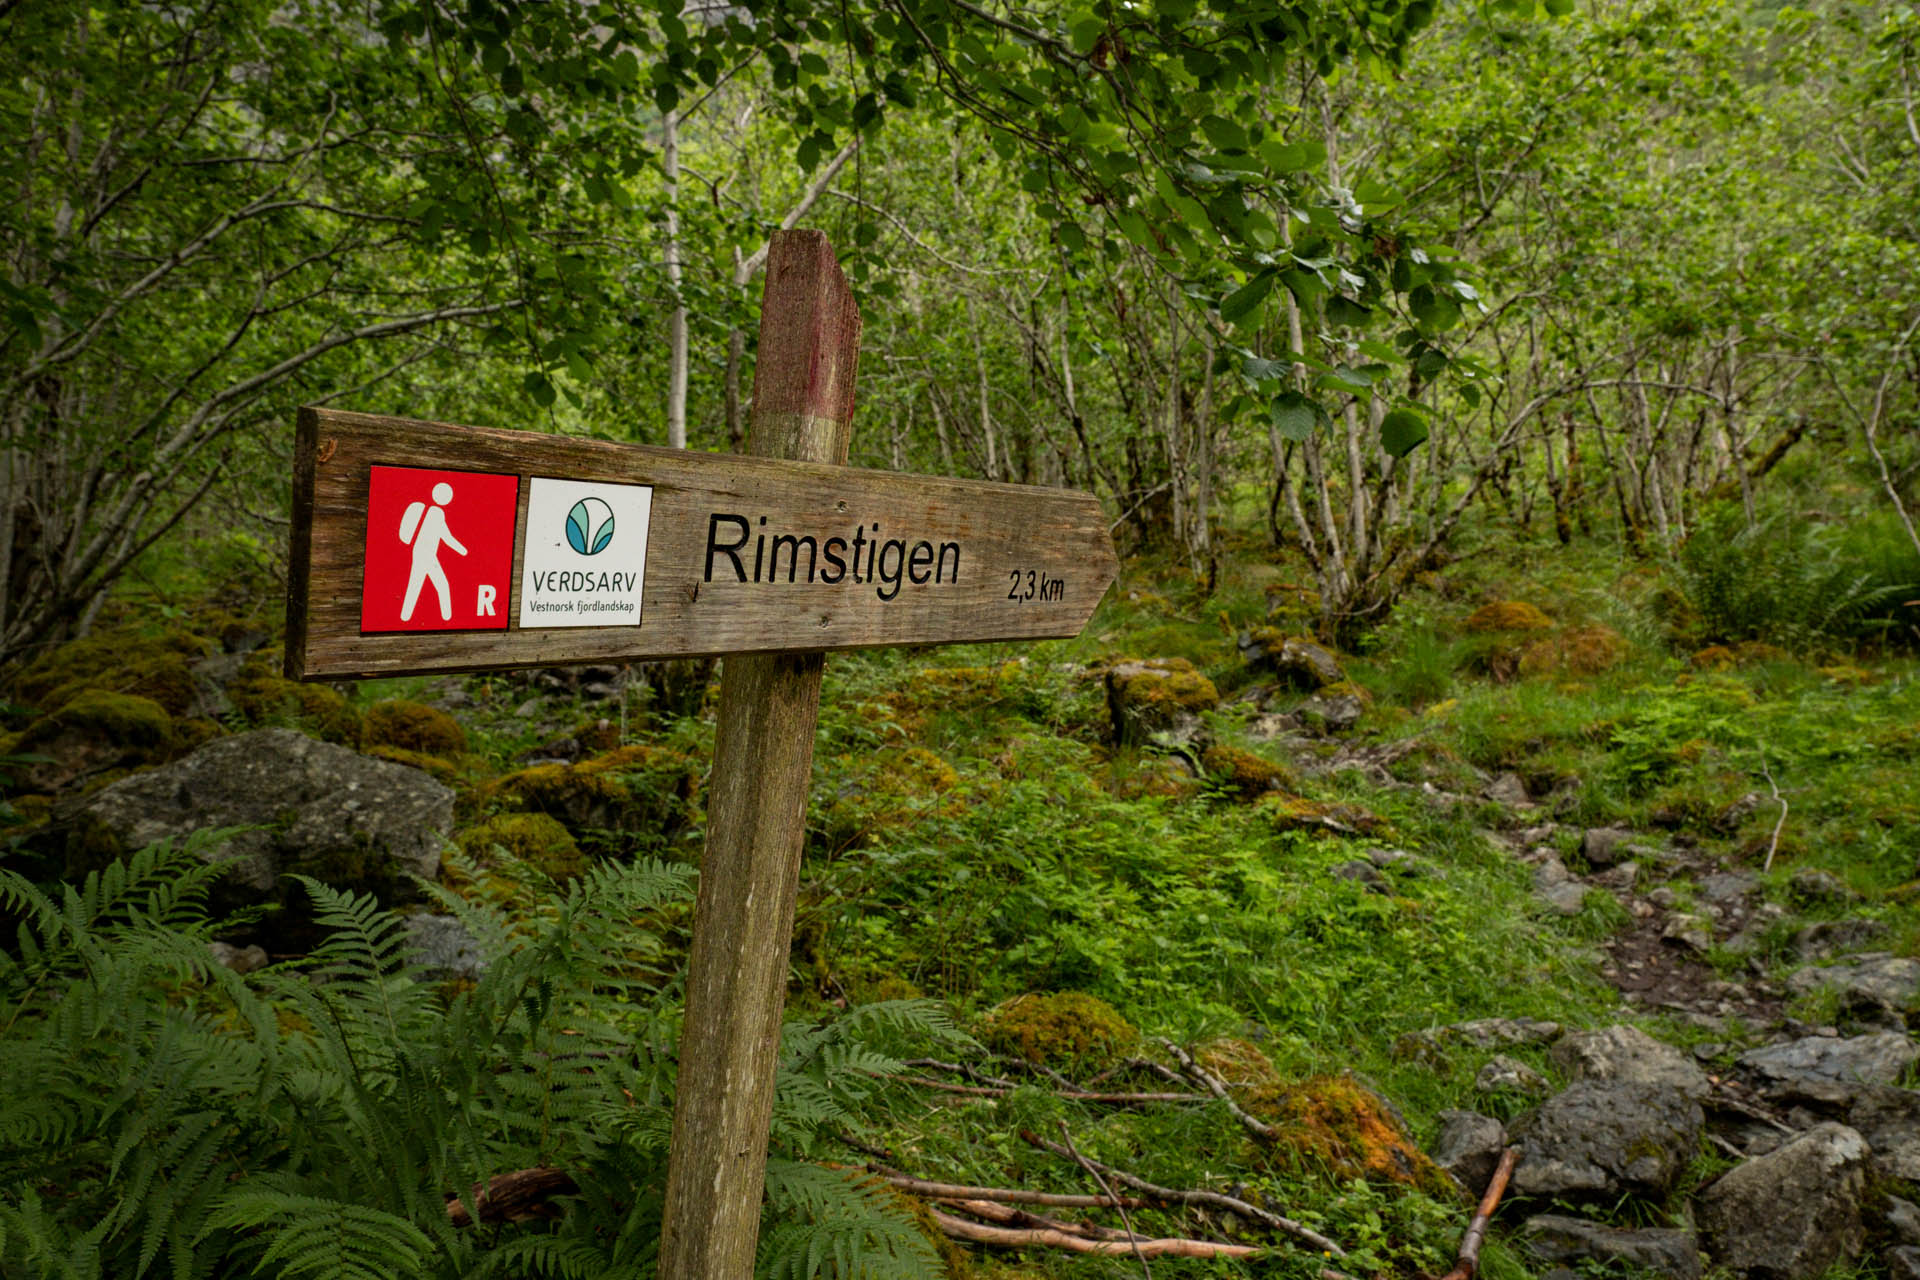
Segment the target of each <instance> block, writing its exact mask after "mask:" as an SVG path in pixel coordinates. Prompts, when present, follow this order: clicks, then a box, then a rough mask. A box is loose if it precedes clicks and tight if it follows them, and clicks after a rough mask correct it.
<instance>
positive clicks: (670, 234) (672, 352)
mask: <svg viewBox="0 0 1920 1280" xmlns="http://www.w3.org/2000/svg"><path fill="white" fill-rule="evenodd" d="M661 123H662V138H661V148H660V169H661V172H662V173H663V174H664V175H665V176H666V180H667V288H668V289H669V290H671V291H672V293H673V310H672V311H671V312H669V313H668V315H667V447H668V448H669V449H684V448H686V447H687V304H686V302H685V301H684V300H683V299H682V298H681V296H680V284H681V279H682V275H683V272H682V270H681V266H680V116H679V113H678V112H674V111H669V112H667V114H666V116H665V118H664V119H663V120H662V122H661Z"/></svg>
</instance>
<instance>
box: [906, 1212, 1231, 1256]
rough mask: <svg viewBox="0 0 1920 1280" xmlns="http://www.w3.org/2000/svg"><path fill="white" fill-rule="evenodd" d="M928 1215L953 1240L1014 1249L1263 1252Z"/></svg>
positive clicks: (1205, 1253)
mask: <svg viewBox="0 0 1920 1280" xmlns="http://www.w3.org/2000/svg"><path fill="white" fill-rule="evenodd" d="M927 1212H928V1213H929V1214H930V1215H931V1216H932V1218H933V1222H934V1225H935V1226H937V1227H939V1228H940V1230H941V1231H943V1232H945V1233H946V1234H947V1235H949V1236H951V1237H952V1238H953V1239H955V1240H967V1241H971V1242H973V1243H975V1244H998V1245H1007V1246H1010V1247H1013V1248H1028V1247H1031V1246H1033V1245H1051V1246H1052V1247H1054V1248H1056V1249H1065V1250H1067V1251H1068V1252H1069V1253H1093V1254H1100V1255H1102V1256H1104V1257H1109V1258H1112V1257H1124V1256H1125V1255H1127V1254H1129V1253H1133V1254H1135V1255H1136V1256H1146V1257H1153V1258H1251V1257H1254V1256H1256V1255H1258V1254H1261V1253H1264V1252H1266V1251H1265V1250H1264V1249H1261V1248H1258V1247H1256V1246H1254V1245H1247V1244H1215V1243H1213V1242H1212V1241H1209V1240H1181V1239H1172V1238H1169V1239H1160V1240H1136V1241H1133V1242H1131V1243H1129V1242H1127V1241H1124V1240H1087V1239H1083V1238H1082V1237H1080V1236H1076V1235H1069V1234H1068V1233H1066V1232H1064V1231H1059V1230H1055V1229H1053V1228H1050V1227H1036V1228H1031V1229H1028V1230H1016V1229H1014V1228H1011V1227H988V1226H982V1225H981V1224H980V1223H977V1222H968V1221H966V1220H965V1219H964V1218H955V1217H953V1216H951V1215H949V1214H945V1213H942V1212H940V1211H939V1210H938V1209H928V1210H927Z"/></svg>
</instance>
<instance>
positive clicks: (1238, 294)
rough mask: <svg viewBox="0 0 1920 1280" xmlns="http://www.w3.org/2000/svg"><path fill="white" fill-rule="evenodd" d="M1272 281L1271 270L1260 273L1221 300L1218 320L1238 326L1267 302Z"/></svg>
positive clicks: (1271, 289) (1272, 274)
mask: <svg viewBox="0 0 1920 1280" xmlns="http://www.w3.org/2000/svg"><path fill="white" fill-rule="evenodd" d="M1273 280H1274V273H1273V271H1272V270H1271V269H1269V270H1266V271H1262V272H1260V273H1259V274H1257V275H1255V276H1254V277H1253V279H1251V280H1249V281H1247V282H1246V283H1245V284H1243V285H1241V286H1240V287H1239V288H1238V289H1235V290H1234V291H1233V292H1232V293H1230V294H1228V295H1227V296H1226V297H1224V298H1222V299H1221V300H1220V318H1221V319H1222V320H1225V321H1226V322H1227V323H1228V324H1239V323H1240V322H1241V321H1242V320H1244V319H1246V318H1247V316H1249V315H1251V314H1252V313H1253V312H1254V310H1255V309H1256V308H1258V307H1259V305H1260V304H1261V303H1263V302H1265V301H1266V300H1267V295H1268V294H1269V293H1272V292H1273Z"/></svg>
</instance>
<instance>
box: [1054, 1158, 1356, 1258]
mask: <svg viewBox="0 0 1920 1280" xmlns="http://www.w3.org/2000/svg"><path fill="white" fill-rule="evenodd" d="M1020 1137H1021V1138H1022V1139H1023V1140H1025V1141H1026V1142H1027V1143H1029V1144H1030V1145H1032V1146H1036V1147H1039V1148H1040V1149H1041V1150H1042V1151H1051V1152H1052V1153H1053V1154H1054V1155H1057V1156H1060V1157H1061V1158H1063V1159H1069V1160H1071V1159H1072V1158H1073V1156H1072V1153H1071V1152H1069V1151H1068V1150H1067V1149H1066V1148H1065V1147H1063V1146H1061V1145H1060V1144H1059V1143H1057V1142H1049V1141H1047V1139H1045V1138H1043V1137H1041V1136H1040V1135H1039V1134H1037V1133H1035V1132H1033V1130H1031V1129H1022V1130H1021V1131H1020ZM1087 1163H1089V1164H1091V1165H1093V1166H1094V1167H1096V1168H1097V1169H1099V1170H1100V1172H1101V1173H1104V1174H1106V1175H1107V1177H1109V1178H1111V1179H1113V1180H1114V1181H1115V1182H1117V1183H1119V1184H1121V1185H1122V1186H1126V1187H1131V1188H1133V1189H1134V1190H1135V1191H1138V1192H1140V1193H1141V1194H1142V1195H1145V1196H1147V1197H1149V1198H1151V1199H1154V1200H1158V1201H1161V1202H1162V1203H1165V1204H1204V1205H1211V1206H1213V1207H1214V1208H1216V1209H1225V1210H1227V1211H1229V1212H1231V1213H1237V1214H1239V1215H1240V1216H1241V1217H1243V1218H1245V1219H1247V1220H1248V1221H1249V1222H1257V1223H1259V1224H1260V1225H1261V1226H1263V1227H1267V1228H1269V1229H1270V1230H1274V1231H1279V1232H1282V1233H1283V1234H1286V1235H1290V1236H1292V1237H1293V1238H1294V1239H1296V1240H1299V1241H1302V1242H1303V1243H1305V1244H1309V1245H1311V1246H1313V1247H1314V1248H1315V1249H1318V1250H1320V1251H1321V1252H1322V1253H1325V1254H1329V1255H1331V1256H1332V1257H1335V1258H1344V1257H1346V1256H1347V1251H1346V1250H1345V1249H1343V1248H1341V1247H1340V1246H1339V1245H1337V1244H1335V1243H1334V1242H1333V1241H1331V1240H1329V1239H1327V1238H1326V1237H1325V1236H1323V1235H1321V1234H1320V1233H1319V1232H1318V1231H1315V1230H1314V1229H1313V1228H1311V1227H1309V1226H1306V1225H1305V1224H1303V1223H1299V1222H1295V1221H1294V1220H1293V1219H1292V1218H1288V1217H1285V1216H1283V1215H1281V1214H1278V1213H1275V1212H1274V1211H1273V1210H1271V1209H1262V1208H1261V1207H1260V1206H1259V1205H1256V1204H1249V1203H1248V1202H1247V1201H1245V1200H1241V1199H1238V1198H1236V1197H1234V1196H1228V1195H1221V1194H1220V1193H1219V1192H1217V1191H1182V1190H1178V1189H1176V1188H1173V1187H1162V1186H1156V1185H1155V1184H1153V1183H1151V1182H1148V1181H1147V1180H1146V1179H1145V1178H1137V1177H1135V1176H1134V1175H1133V1174H1131V1173H1128V1172H1127V1171H1126V1170H1125V1169H1116V1168H1114V1167H1113V1166H1112V1165H1110V1164H1101V1163H1100V1162H1099V1161H1098V1160H1088V1161H1087Z"/></svg>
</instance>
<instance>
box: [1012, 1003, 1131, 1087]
mask: <svg viewBox="0 0 1920 1280" xmlns="http://www.w3.org/2000/svg"><path fill="white" fill-rule="evenodd" d="M981 1040H982V1041H983V1042H984V1043H985V1044H986V1045H987V1046H988V1047H989V1048H991V1049H994V1050H996V1051H998V1052H1000V1053H1005V1054H1010V1055H1012V1056H1013V1057H1016V1058H1024V1059H1025V1060H1027V1061H1028V1062H1039V1063H1046V1064H1049V1065H1054V1066H1077V1067H1092V1068H1096V1069H1097V1068H1100V1067H1105V1066H1108V1065H1111V1064H1112V1063H1114V1062H1116V1061H1118V1060H1119V1059H1121V1058H1123V1057H1125V1056H1126V1055H1127V1054H1128V1053H1130V1052H1132V1050H1133V1047H1134V1046H1135V1045H1136V1044H1138V1043H1139V1041H1140V1033H1139V1032H1138V1031H1136V1030H1134V1028H1133V1025H1132V1024H1131V1023H1129V1022H1128V1021H1127V1020H1126V1019H1125V1018H1123V1017H1121V1016H1120V1013H1119V1010H1117V1009H1115V1008H1114V1007H1113V1006H1112V1005H1110V1004H1108V1003H1107V1002H1106V1001H1105V1000H1102V999H1100V998H1099V997H1098V996H1090V995H1085V994H1083V993H1081V992H1078V991H1061V992H1056V993H1053V994H1050V995H1024V996H1015V997H1014V998H1013V999H1011V1000H1009V1001H1007V1002H1006V1003H1005V1004H1002V1005H999V1006H997V1007H996V1008H994V1009H993V1010H991V1011H990V1012H989V1013H988V1014H987V1016H986V1019H985V1021H984V1022H983V1024H982V1026H981Z"/></svg>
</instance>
